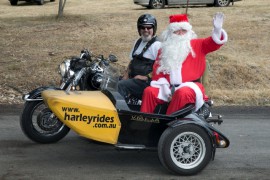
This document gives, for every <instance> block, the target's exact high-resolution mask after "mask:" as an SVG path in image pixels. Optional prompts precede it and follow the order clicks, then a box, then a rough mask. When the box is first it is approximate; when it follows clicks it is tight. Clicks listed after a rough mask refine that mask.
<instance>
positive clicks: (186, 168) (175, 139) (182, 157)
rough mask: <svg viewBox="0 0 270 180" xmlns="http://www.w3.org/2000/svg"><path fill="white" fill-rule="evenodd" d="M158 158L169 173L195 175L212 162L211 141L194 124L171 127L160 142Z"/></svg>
mask: <svg viewBox="0 0 270 180" xmlns="http://www.w3.org/2000/svg"><path fill="white" fill-rule="evenodd" d="M158 156H159V160H160V162H161V164H162V165H163V166H164V167H165V168H166V169H168V170H169V171H171V172H173V173H176V174H180V175H194V174H196V173H198V172H200V171H201V170H202V169H203V168H205V166H206V165H207V164H208V163H209V161H210V160H211V157H212V146H211V140H210V138H209V136H208V134H207V133H206V132H205V131H204V130H203V129H202V128H200V127H198V126H196V125H194V124H186V125H181V126H178V127H169V128H168V129H166V130H165V131H164V133H163V134H162V135H161V138H160V140H159V143H158Z"/></svg>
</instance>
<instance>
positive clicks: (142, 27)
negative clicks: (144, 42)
mask: <svg viewBox="0 0 270 180" xmlns="http://www.w3.org/2000/svg"><path fill="white" fill-rule="evenodd" d="M152 28H153V27H152V26H140V29H143V30H145V29H147V30H150V29H152Z"/></svg>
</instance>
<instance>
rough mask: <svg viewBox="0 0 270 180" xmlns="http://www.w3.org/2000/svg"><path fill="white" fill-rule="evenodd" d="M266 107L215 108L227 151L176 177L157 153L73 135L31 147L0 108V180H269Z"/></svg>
mask: <svg viewBox="0 0 270 180" xmlns="http://www.w3.org/2000/svg"><path fill="white" fill-rule="evenodd" d="M269 108H270V107H269ZM269 108H268V107H264V108H255V109H253V108H239V107H238V108H231V107H227V108H216V109H215V110H214V111H215V112H218V113H222V114H223V116H224V120H225V122H224V123H223V124H222V125H221V126H219V127H218V128H219V129H221V131H222V132H223V133H224V134H226V135H228V137H229V138H230V140H231V145H230V147H229V148H227V149H218V150H217V153H216V158H215V160H214V161H212V162H211V163H210V164H209V165H208V166H207V167H206V168H205V169H204V170H203V171H202V172H201V173H199V174H198V175H196V176H190V177H179V176H175V175H172V174H170V173H168V172H167V171H166V170H165V169H164V168H163V167H162V166H161V165H160V163H159V160H158V156H157V153H156V152H146V151H142V152H135V151H116V150H115V149H114V148H113V147H112V146H110V145H102V144H97V143H94V142H92V141H89V140H86V139H83V138H81V137H78V136H77V135H76V134H74V133H72V132H71V133H70V134H69V135H68V136H67V137H65V138H64V139H63V140H61V141H60V142H58V143H55V144H50V145H41V144H36V143H33V142H31V141H30V140H28V139H27V138H26V137H25V136H24V134H23V133H22V131H21V130H20V126H19V113H20V110H21V109H20V107H15V108H5V107H1V106H0V115H1V116H0V123H1V124H0V179H1V180H9V179H12V180H13V179H20V180H22V179H25V180H26V179H27V180H29V179H39V180H43V179H57V180H61V179H65V180H67V179H80V180H81V179H119V180H122V179H170V180H174V179H200V180H201V179H215V180H217V179H237V180H238V179H270V118H269V117H270V112H269V110H268V109H269Z"/></svg>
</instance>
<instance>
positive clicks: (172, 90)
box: [171, 84, 180, 95]
mask: <svg viewBox="0 0 270 180" xmlns="http://www.w3.org/2000/svg"><path fill="white" fill-rule="evenodd" d="M171 86H172V88H171V93H172V95H173V93H174V92H175V88H176V87H178V86H180V84H172V85H171Z"/></svg>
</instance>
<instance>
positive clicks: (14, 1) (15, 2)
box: [10, 0, 18, 6]
mask: <svg viewBox="0 0 270 180" xmlns="http://www.w3.org/2000/svg"><path fill="white" fill-rule="evenodd" d="M10 4H11V5H12V6H15V5H17V4H18V0H10Z"/></svg>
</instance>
